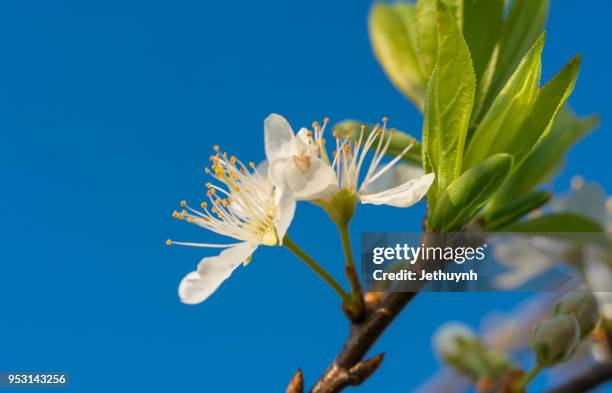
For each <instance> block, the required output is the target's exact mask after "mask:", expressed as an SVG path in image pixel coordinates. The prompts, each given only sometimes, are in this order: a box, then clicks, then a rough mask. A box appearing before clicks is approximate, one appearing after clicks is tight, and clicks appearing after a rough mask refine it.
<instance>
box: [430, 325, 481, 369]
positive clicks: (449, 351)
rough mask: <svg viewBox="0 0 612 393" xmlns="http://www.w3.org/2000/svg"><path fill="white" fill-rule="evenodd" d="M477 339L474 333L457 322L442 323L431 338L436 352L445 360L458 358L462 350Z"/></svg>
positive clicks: (449, 360)
mask: <svg viewBox="0 0 612 393" xmlns="http://www.w3.org/2000/svg"><path fill="white" fill-rule="evenodd" d="M477 340H478V338H477V337H476V333H475V332H474V331H473V330H472V329H471V328H470V327H469V326H467V325H464V324H462V323H459V322H449V323H446V324H444V325H443V326H441V327H440V328H439V329H438V330H437V331H436V333H435V335H434V339H433V341H434V348H435V350H436V352H437V353H438V355H439V356H440V357H441V358H442V359H444V360H446V361H447V362H452V361H454V360H456V359H457V358H460V357H461V355H462V352H463V350H464V349H466V347H471V346H472V345H471V344H473V343H475V342H476V341H477Z"/></svg>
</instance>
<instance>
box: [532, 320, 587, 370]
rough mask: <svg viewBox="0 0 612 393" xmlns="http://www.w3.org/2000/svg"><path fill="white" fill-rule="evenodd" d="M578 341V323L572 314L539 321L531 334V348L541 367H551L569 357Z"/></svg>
mask: <svg viewBox="0 0 612 393" xmlns="http://www.w3.org/2000/svg"><path fill="white" fill-rule="evenodd" d="M579 342H580V325H579V323H578V320H577V319H576V317H574V316H573V315H559V316H556V317H554V318H553V319H548V320H546V321H544V322H540V323H539V324H538V325H537V326H536V327H535V329H534V330H533V333H532V334H531V348H532V349H533V351H534V352H535V355H536V358H537V361H538V364H539V365H540V366H542V367H552V366H554V365H556V364H558V363H562V362H565V361H566V360H568V359H569V358H571V357H572V355H573V354H574V352H575V351H576V348H577V347H578V343H579Z"/></svg>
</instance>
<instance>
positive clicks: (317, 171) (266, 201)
mask: <svg viewBox="0 0 612 393" xmlns="http://www.w3.org/2000/svg"><path fill="white" fill-rule="evenodd" d="M328 122H329V120H328V119H325V120H324V121H323V124H322V125H320V124H318V123H314V124H313V125H312V129H307V128H301V129H300V130H299V131H298V133H297V134H296V133H294V131H293V129H292V128H291V126H290V125H289V123H288V122H287V120H286V119H285V118H284V117H282V116H280V115H277V114H271V115H270V116H268V117H267V118H266V119H265V121H264V140H265V144H264V145H265V153H266V161H264V162H262V163H261V164H259V165H257V166H256V165H255V164H254V163H253V162H249V163H248V164H245V163H243V162H242V161H240V160H239V159H238V158H236V157H235V156H231V155H228V154H227V153H226V152H222V151H221V150H220V149H219V147H218V146H215V147H214V154H213V155H212V156H211V157H210V161H211V165H210V167H209V168H206V170H205V171H206V173H207V174H209V175H210V176H211V177H212V178H213V181H211V182H210V183H207V184H206V187H207V192H206V200H205V201H204V202H201V203H200V205H199V207H192V206H190V205H189V204H188V203H187V202H186V201H182V202H181V206H182V210H181V211H175V212H174V213H173V216H174V217H175V218H178V219H181V220H185V221H187V222H189V223H192V224H195V225H198V226H200V227H202V228H204V229H207V230H209V231H212V232H215V233H217V234H220V235H223V236H227V237H230V238H233V239H236V240H237V241H238V242H235V243H229V244H207V243H187V242H175V241H172V240H168V241H167V244H168V245H170V244H178V245H186V246H196V247H208V248H221V249H223V251H221V253H220V254H219V255H217V256H213V257H205V258H204V259H202V261H201V262H200V263H199V264H198V267H197V269H196V270H195V271H192V272H190V273H189V274H187V276H186V277H185V278H184V279H183V280H182V281H181V283H180V285H179V296H180V299H181V301H183V302H184V303H187V304H197V303H201V302H203V301H204V300H206V299H207V298H208V297H209V296H210V295H211V294H212V293H214V292H215V291H216V290H217V288H219V286H220V285H221V284H222V283H223V281H225V280H226V279H227V278H228V277H229V276H230V275H231V274H232V272H233V271H234V270H235V269H236V268H237V267H238V266H239V265H240V264H243V265H245V266H246V265H247V264H248V263H249V261H250V260H251V257H252V254H253V253H254V252H255V251H256V250H257V248H258V247H259V246H261V245H265V246H277V245H282V244H283V239H284V238H285V235H286V233H287V230H288V228H289V226H290V224H291V221H292V220H293V216H294V213H295V209H296V204H297V201H312V202H313V203H317V204H319V205H321V206H324V207H327V210H328V213H329V209H332V210H333V208H334V204H335V203H337V202H336V197H337V196H338V195H342V196H343V200H345V201H346V200H348V201H350V202H349V203H351V204H352V205H353V207H354V205H355V204H357V203H363V204H373V205H389V206H395V207H409V206H412V205H414V204H415V203H417V202H418V201H420V200H421V199H422V198H423V197H424V196H425V195H426V194H427V191H428V190H429V187H430V186H431V184H432V183H433V181H434V174H433V173H429V174H423V173H416V174H415V173H412V174H411V177H410V178H409V179H408V180H405V179H402V180H403V181H401V182H397V181H396V180H397V178H398V176H394V171H393V170H394V169H397V165H396V164H398V163H399V162H400V160H401V159H402V157H403V156H404V155H405V154H406V152H407V151H408V150H409V149H410V148H411V146H412V145H408V146H407V147H405V148H404V149H403V151H401V152H400V153H399V154H397V155H396V156H395V157H393V158H392V159H391V160H389V161H388V162H383V158H384V157H385V155H387V154H388V149H389V145H390V143H391V133H392V132H393V130H388V129H387V119H386V118H385V119H383V121H382V124H379V125H376V126H375V127H374V129H373V130H371V131H370V132H367V133H366V131H365V127H362V128H361V132H360V133H359V135H358V136H356V137H355V136H353V135H348V134H343V133H334V135H333V137H334V139H335V151H334V152H333V155H332V156H331V157H330V156H329V155H328V154H327V149H326V140H325V138H324V132H325V128H326V126H327V124H328ZM368 152H372V157H371V158H369V159H368V160H366V158H367V155H368Z"/></svg>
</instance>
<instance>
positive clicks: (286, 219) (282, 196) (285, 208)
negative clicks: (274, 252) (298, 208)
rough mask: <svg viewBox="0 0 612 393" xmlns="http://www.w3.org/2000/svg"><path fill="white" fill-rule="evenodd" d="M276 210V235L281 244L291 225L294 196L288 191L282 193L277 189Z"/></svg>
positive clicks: (294, 203)
mask: <svg viewBox="0 0 612 393" xmlns="http://www.w3.org/2000/svg"><path fill="white" fill-rule="evenodd" d="M277 198H278V200H277V208H278V210H277V212H276V218H275V222H274V224H275V226H276V236H277V237H278V242H279V244H283V238H284V237H285V234H286V233H287V229H289V225H291V221H292V220H293V215H294V214H295V205H296V202H295V198H294V197H293V195H291V194H290V193H287V192H286V193H283V192H282V190H277Z"/></svg>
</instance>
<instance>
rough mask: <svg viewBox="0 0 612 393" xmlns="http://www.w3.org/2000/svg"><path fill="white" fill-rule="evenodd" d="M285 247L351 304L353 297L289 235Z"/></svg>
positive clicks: (345, 301)
mask: <svg viewBox="0 0 612 393" xmlns="http://www.w3.org/2000/svg"><path fill="white" fill-rule="evenodd" d="M283 246H285V247H286V248H287V249H289V251H291V252H292V253H293V254H295V256H297V257H298V258H300V259H301V260H302V261H304V263H306V265H308V267H309V268H311V269H312V270H313V271H314V272H315V273H316V274H317V275H318V276H319V277H321V278H322V279H323V281H325V282H326V283H327V285H329V286H330V287H331V288H332V289H333V290H334V291H335V292H336V293H337V294H338V296H340V298H341V299H342V302H343V303H345V304H350V301H351V297H350V296H349V294H348V293H346V291H345V290H344V289H342V287H341V286H340V284H338V282H337V281H336V280H334V278H333V277H332V276H331V275H330V274H329V273H328V272H327V271H326V270H325V269H323V268H322V267H321V265H319V264H318V263H317V262H316V261H315V260H314V259H312V257H311V256H310V255H308V254H307V253H306V251H304V250H302V249H301V248H300V246H298V245H297V244H295V243H294V242H293V240H291V238H290V237H289V235H285V238H284V239H283Z"/></svg>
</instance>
